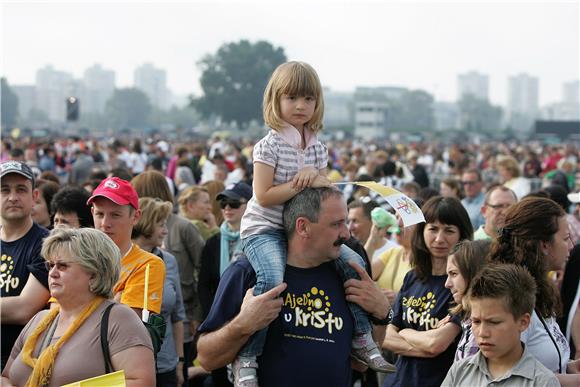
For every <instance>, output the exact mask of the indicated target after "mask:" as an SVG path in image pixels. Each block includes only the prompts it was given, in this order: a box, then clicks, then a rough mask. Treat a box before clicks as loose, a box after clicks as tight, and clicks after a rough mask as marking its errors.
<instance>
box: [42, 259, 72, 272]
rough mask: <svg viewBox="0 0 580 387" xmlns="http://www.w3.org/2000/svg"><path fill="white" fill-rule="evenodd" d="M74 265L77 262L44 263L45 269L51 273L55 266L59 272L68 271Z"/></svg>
mask: <svg viewBox="0 0 580 387" xmlns="http://www.w3.org/2000/svg"><path fill="white" fill-rule="evenodd" d="M73 263H76V262H73V261H56V262H52V261H44V267H46V270H48V271H51V270H52V269H53V268H54V267H55V266H56V270H58V271H67V269H68V268H69V267H70V265H72V264H73Z"/></svg>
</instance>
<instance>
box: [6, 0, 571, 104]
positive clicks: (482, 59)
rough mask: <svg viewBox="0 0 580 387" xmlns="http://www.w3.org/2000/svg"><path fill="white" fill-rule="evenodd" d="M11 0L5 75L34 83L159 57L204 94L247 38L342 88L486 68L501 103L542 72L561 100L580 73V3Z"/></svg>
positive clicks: (128, 67) (422, 85)
mask: <svg viewBox="0 0 580 387" xmlns="http://www.w3.org/2000/svg"><path fill="white" fill-rule="evenodd" d="M1 7H2V8H1V9H2V21H3V23H2V32H3V33H2V40H1V41H2V53H3V55H2V75H3V76H6V77H7V79H8V81H9V83H10V84H11V85H22V84H29V85H32V84H34V77H35V71H36V69H38V68H42V67H44V66H45V65H47V64H52V65H53V66H54V68H55V69H59V70H61V71H65V72H70V73H72V75H73V77H74V78H75V79H80V78H81V77H82V74H83V71H84V69H86V68H88V67H91V66H92V65H93V64H96V63H98V64H101V65H102V66H103V67H104V68H105V69H110V70H113V71H115V73H116V86H117V87H118V88H121V87H130V86H132V85H133V72H134V70H135V68H137V67H138V66H140V65H142V64H144V63H152V64H153V66H155V67H156V68H160V69H164V70H166V72H167V87H168V88H169V89H170V90H171V91H172V92H173V93H175V94H178V95H184V94H189V93H194V94H196V95H199V94H200V93H201V89H200V87H199V82H198V79H199V75H200V72H199V69H198V68H197V66H196V62H197V61H199V60H200V59H201V58H202V57H203V56H204V55H207V54H214V53H215V52H216V51H217V49H218V48H219V46H220V45H221V44H223V43H226V42H232V41H238V40H240V39H248V40H250V41H254V42H255V41H257V40H267V41H269V42H270V43H272V44H274V45H275V46H281V47H283V48H284V49H285V52H286V55H287V57H288V59H290V60H296V59H298V60H305V61H307V62H309V63H311V64H312V65H313V66H314V67H315V68H316V69H317V71H318V72H319V75H320V78H321V80H322V83H323V84H324V85H325V86H327V87H330V88H331V90H333V91H354V89H355V87H357V86H404V87H408V88H412V89H423V90H425V91H427V92H429V93H432V94H433V95H434V96H435V98H436V99H437V100H439V101H456V100H457V76H458V74H460V73H466V72H469V71H477V72H480V73H482V74H487V75H488V76H489V95H490V100H491V102H492V103H494V104H500V105H502V106H506V105H507V103H508V80H509V78H510V77H512V76H517V75H518V74H520V73H527V74H529V75H531V76H533V77H537V78H538V79H539V95H540V101H539V103H540V105H545V104H548V103H553V102H557V101H560V100H561V98H562V85H563V84H564V83H566V82H570V81H574V80H577V79H578V78H579V75H578V68H579V62H578V52H579V50H580V49H579V46H580V44H579V37H578V35H579V34H578V9H579V7H578V2H555V3H554V2H552V3H537V2H512V3H508V4H503V3H494V2H488V3H474V2H468V3H467V4H465V3H440V2H427V3H410V4H407V3H404V4H403V3H391V2H389V3H382V2H377V1H368V2H363V3H357V4H348V3H336V2H333V1H324V2H319V3H315V4H310V3H306V2H304V1H298V2H294V3H288V2H284V1H273V2H269V3H265V2H257V1H253V2H250V3H246V2H244V3H242V2H239V1H220V2H217V3H207V2H202V1H196V2H177V3H169V4H160V3H150V2H140V3H137V2H125V3H121V4H117V3H110V2H109V3H106V2H105V3H104V4H103V3H99V4H94V3H81V4H78V3H76V2H75V3H71V2H68V3H55V2H41V3H38V2H36V3H34V4H33V3H27V2H18V3H16V2H4V3H3V5H2V6H1ZM280 15H284V17H283V18H280ZM281 20H284V21H285V20H296V21H297V23H289V24H288V25H286V24H285V23H282V22H281ZM105 21H106V22H105ZM29 25H32V26H33V28H24V27H26V26H29ZM264 31H267V32H264Z"/></svg>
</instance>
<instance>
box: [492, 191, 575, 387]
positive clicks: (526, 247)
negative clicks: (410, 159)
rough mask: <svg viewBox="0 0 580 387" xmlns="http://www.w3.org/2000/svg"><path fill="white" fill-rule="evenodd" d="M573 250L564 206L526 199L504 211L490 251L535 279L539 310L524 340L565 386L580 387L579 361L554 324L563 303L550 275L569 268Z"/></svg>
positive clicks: (547, 200) (494, 257)
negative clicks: (500, 227) (573, 355)
mask: <svg viewBox="0 0 580 387" xmlns="http://www.w3.org/2000/svg"><path fill="white" fill-rule="evenodd" d="M573 246H574V245H573V243H572V241H571V239H570V229H569V227H568V221H567V219H566V212H565V211H564V210H563V209H562V207H560V206H559V205H558V204H557V203H556V202H554V201H553V200H551V199H547V198H540V197H527V198H524V199H522V200H521V201H520V202H518V203H516V204H514V205H513V206H511V207H509V208H508V209H507V210H506V213H505V222H504V226H503V228H502V230H501V232H500V233H499V237H498V238H497V239H496V240H494V241H493V244H492V246H491V252H490V260H491V261H492V262H497V263H514V264H517V265H521V266H524V267H525V268H526V269H528V271H529V272H530V274H531V275H532V277H534V280H535V281H536V286H537V289H536V306H535V308H534V313H533V314H532V320H531V323H530V326H529V327H528V329H526V330H525V331H524V332H523V333H522V334H521V338H520V339H521V341H522V342H523V343H524V344H525V345H526V347H527V350H528V351H529V352H530V353H531V354H532V355H533V356H534V357H535V358H536V359H537V360H538V361H540V363H542V364H543V365H544V366H546V368H548V369H550V370H552V371H553V372H554V373H555V374H556V377H557V378H558V380H559V381H560V384H561V385H562V386H578V385H580V359H577V360H573V361H570V347H569V345H568V341H567V340H566V338H565V337H564V335H563V334H562V331H561V330H560V328H559V326H558V324H557V323H556V320H555V317H556V316H558V315H559V314H560V313H561V309H562V303H561V301H560V297H559V295H558V289H557V287H556V286H555V284H554V283H553V281H552V280H551V279H550V278H549V277H548V272H549V271H557V270H563V269H564V268H565V266H566V261H567V260H568V257H569V255H570V250H572V248H573Z"/></svg>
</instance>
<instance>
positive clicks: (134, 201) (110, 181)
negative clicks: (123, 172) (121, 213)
mask: <svg viewBox="0 0 580 387" xmlns="http://www.w3.org/2000/svg"><path fill="white" fill-rule="evenodd" d="M98 196H102V197H105V198H107V199H109V200H111V201H112V202H114V203H115V204H118V205H120V206H125V205H127V204H130V205H131V206H132V207H133V208H134V209H136V210H138V209H139V195H137V192H136V191H135V188H133V186H132V185H131V183H129V182H128V181H127V180H123V179H120V178H118V177H108V178H106V179H105V180H103V181H101V184H99V186H98V187H97V188H95V190H94V191H93V195H92V196H91V197H90V198H89V200H87V205H89V204H92V203H93V201H94V200H95V198H97V197H98Z"/></svg>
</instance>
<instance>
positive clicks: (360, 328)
mask: <svg viewBox="0 0 580 387" xmlns="http://www.w3.org/2000/svg"><path fill="white" fill-rule="evenodd" d="M348 262H355V263H358V265H359V266H360V267H362V268H363V270H364V269H365V267H366V265H365V261H364V259H362V257H361V256H360V255H358V254H357V253H355V252H354V251H353V250H352V249H351V248H350V247H348V246H346V245H342V246H340V257H338V259H336V260H335V261H334V265H335V266H336V271H337V272H338V274H339V275H340V278H341V279H342V281H343V282H346V281H348V280H349V279H358V280H360V276H359V275H358V273H357V272H356V270H354V269H353V268H352V266H350V265H349V264H348ZM348 308H349V309H350V313H351V314H352V317H353V320H354V334H355V335H362V334H365V333H369V332H371V330H372V326H371V323H370V322H369V315H368V313H367V312H365V310H364V309H363V308H361V307H360V306H359V305H358V304H355V303H354V302H349V303H348Z"/></svg>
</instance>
